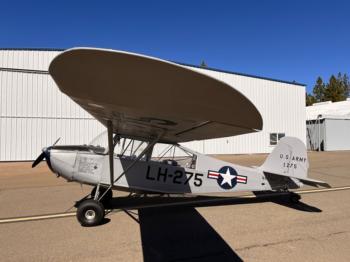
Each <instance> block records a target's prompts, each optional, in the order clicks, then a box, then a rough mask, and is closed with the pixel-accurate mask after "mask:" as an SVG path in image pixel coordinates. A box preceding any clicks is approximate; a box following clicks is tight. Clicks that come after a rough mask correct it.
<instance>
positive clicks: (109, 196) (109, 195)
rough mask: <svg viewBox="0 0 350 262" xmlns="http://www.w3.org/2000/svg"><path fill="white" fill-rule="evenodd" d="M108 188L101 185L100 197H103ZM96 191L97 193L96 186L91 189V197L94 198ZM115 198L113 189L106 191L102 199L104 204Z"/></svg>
mask: <svg viewBox="0 0 350 262" xmlns="http://www.w3.org/2000/svg"><path fill="white" fill-rule="evenodd" d="M106 190H107V188H104V187H100V194H99V197H101V196H102V195H103V194H104V193H105V192H106ZM95 193H96V187H94V188H93V189H92V190H91V197H92V198H94V196H95ZM112 198H113V192H112V190H111V189H110V190H108V191H107V192H106V194H105V195H104V196H103V198H102V199H101V200H100V201H101V202H102V203H103V204H107V203H109V201H111V200H112Z"/></svg>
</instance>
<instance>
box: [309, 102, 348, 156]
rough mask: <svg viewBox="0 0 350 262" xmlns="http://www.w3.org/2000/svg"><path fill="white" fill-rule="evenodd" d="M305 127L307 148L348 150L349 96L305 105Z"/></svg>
mask: <svg viewBox="0 0 350 262" xmlns="http://www.w3.org/2000/svg"><path fill="white" fill-rule="evenodd" d="M306 128H307V129H306V130H307V135H306V137H307V148H308V149H309V150H316V151H336V150H350V98H347V99H346V100H345V101H340V102H334V103H332V102H331V101H327V102H321V103H315V104H313V105H312V106H308V107H306Z"/></svg>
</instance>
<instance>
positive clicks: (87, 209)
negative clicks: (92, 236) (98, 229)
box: [77, 199, 105, 227]
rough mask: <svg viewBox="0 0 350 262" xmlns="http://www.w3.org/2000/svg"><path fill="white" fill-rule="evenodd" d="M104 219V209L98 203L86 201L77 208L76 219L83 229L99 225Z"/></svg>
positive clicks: (91, 200)
mask: <svg viewBox="0 0 350 262" xmlns="http://www.w3.org/2000/svg"><path fill="white" fill-rule="evenodd" d="M104 217H105V209H104V206H103V205H102V203H101V202H99V201H96V200H93V199H87V200H84V201H83V202H81V203H80V205H79V206H78V210H77V219H78V221H79V223H80V224H81V225H82V226H84V227H92V226H97V225H100V224H101V222H102V220H103V219H104Z"/></svg>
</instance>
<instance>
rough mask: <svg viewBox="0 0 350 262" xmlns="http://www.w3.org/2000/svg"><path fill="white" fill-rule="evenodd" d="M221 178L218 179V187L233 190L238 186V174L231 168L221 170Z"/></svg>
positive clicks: (225, 167) (226, 167)
mask: <svg viewBox="0 0 350 262" xmlns="http://www.w3.org/2000/svg"><path fill="white" fill-rule="evenodd" d="M218 172H219V174H220V175H219V177H218V179H217V182H218V185H219V186H220V187H221V188H223V189H225V190H228V189H232V188H234V187H235V186H236V185H237V172H236V170H235V169H234V168H232V167H230V166H224V167H222V168H220V170H219V171H218Z"/></svg>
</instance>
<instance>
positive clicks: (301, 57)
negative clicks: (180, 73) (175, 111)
mask: <svg viewBox="0 0 350 262" xmlns="http://www.w3.org/2000/svg"><path fill="white" fill-rule="evenodd" d="M0 33H1V35H0V47H50V48H51V47H52V48H69V47H74V46H94V47H107V48H113V49H121V50H126V51H134V52H139V53H143V54H147V55H152V56H156V57H160V58H163V59H168V60H172V61H179V62H183V63H189V64H197V65H198V64H199V63H200V62H201V61H202V60H205V61H206V63H207V64H208V66H209V67H214V68H220V69H224V70H231V71H236V72H241V73H247V74H253V75H260V76H265V77H271V78H277V79H282V80H289V81H293V80H295V81H297V82H301V83H305V84H307V86H308V87H307V88H308V90H311V89H312V87H313V85H314V83H315V80H316V77H317V76H319V75H320V76H322V77H324V78H326V79H328V77H329V76H330V75H331V74H337V73H338V72H345V73H347V74H350V4H349V1H337V0H333V1H306V0H305V1H299V0H293V1H283V0H280V1H272V0H271V1H262V0H260V1H259V0H256V1H251V0H246V1H234V0H231V1H219V0H217V1H205V0H202V1H189V0H188V1H182V0H177V1H164V0H163V1H132V0H131V1H88V0H86V1H66V2H65V1H57V2H55V1H47V0H46V1H22V2H21V1H2V2H1V16H0Z"/></svg>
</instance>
